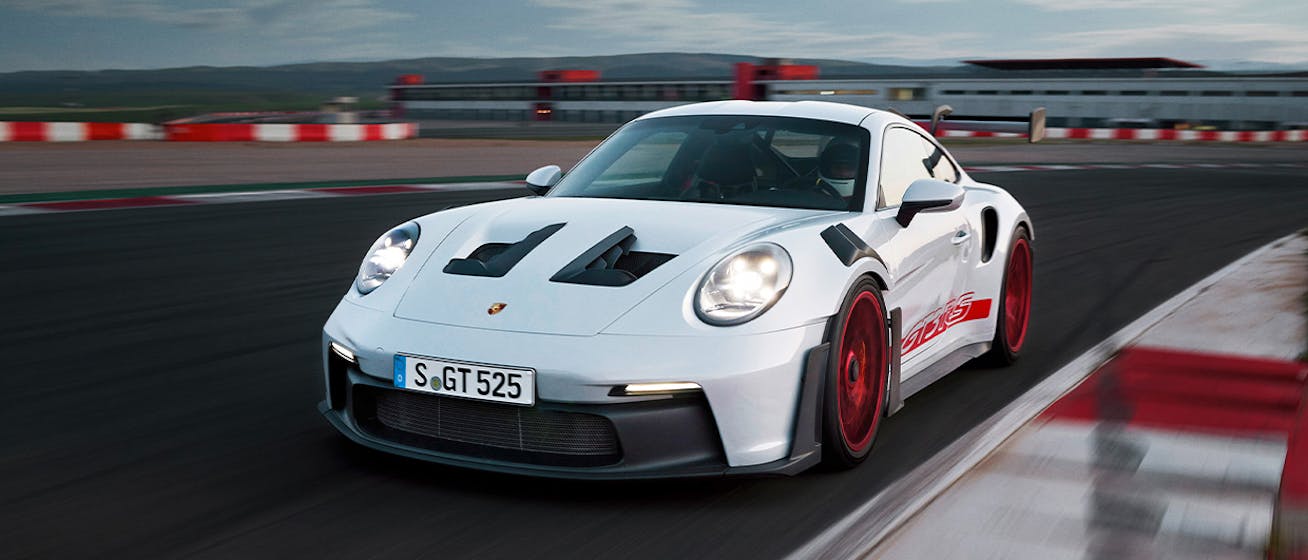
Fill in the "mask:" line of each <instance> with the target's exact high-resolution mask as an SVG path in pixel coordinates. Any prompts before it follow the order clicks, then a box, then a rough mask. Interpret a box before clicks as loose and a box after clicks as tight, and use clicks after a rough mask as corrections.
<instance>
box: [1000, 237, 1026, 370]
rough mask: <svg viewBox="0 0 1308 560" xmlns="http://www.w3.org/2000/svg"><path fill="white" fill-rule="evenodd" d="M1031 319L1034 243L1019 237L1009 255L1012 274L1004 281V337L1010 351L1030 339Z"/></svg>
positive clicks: (1018, 348)
mask: <svg viewBox="0 0 1308 560" xmlns="http://www.w3.org/2000/svg"><path fill="white" fill-rule="evenodd" d="M1030 320H1031V246H1030V244H1029V243H1027V241H1026V240H1025V239H1021V238H1018V240H1017V242H1016V243H1014V244H1013V254H1012V255H1009V257H1008V274H1007V280H1005V283H1004V340H1005V341H1006V342H1007V343H1008V351H1009V352H1011V353H1013V354H1016V353H1017V352H1018V351H1019V350H1021V349H1022V343H1023V342H1025V341H1026V327H1027V323H1029V322H1030Z"/></svg>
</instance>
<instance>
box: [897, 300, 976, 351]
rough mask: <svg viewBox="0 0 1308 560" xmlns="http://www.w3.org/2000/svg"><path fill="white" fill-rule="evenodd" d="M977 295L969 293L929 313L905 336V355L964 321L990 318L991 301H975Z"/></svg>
mask: <svg viewBox="0 0 1308 560" xmlns="http://www.w3.org/2000/svg"><path fill="white" fill-rule="evenodd" d="M975 295H976V293H975V292H967V293H965V294H963V295H961V296H958V297H956V298H953V299H950V300H949V301H948V302H947V303H945V305H944V306H943V307H940V308H938V309H935V310H933V311H932V312H930V313H927V315H926V317H923V318H922V320H921V321H918V322H917V324H915V325H913V328H912V329H910V330H909V331H908V334H907V335H905V336H904V342H903V347H902V348H903V353H904V354H908V353H909V352H912V351H914V350H917V349H918V348H919V347H921V346H922V345H923V344H926V343H927V342H928V341H930V340H931V339H933V338H935V337H937V336H940V334H941V333H943V332H945V331H947V330H949V327H952V326H954V325H957V324H959V323H962V322H964V321H972V320H976V319H985V318H986V317H989V316H990V302H991V300H988V299H981V300H975V301H974V300H973V299H972V296H975Z"/></svg>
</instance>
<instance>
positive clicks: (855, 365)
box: [837, 292, 889, 453]
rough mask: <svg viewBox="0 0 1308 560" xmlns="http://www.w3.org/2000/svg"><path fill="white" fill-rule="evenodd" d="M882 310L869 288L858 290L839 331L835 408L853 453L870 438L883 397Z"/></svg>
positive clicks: (841, 428) (885, 341)
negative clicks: (843, 324)
mask: <svg viewBox="0 0 1308 560" xmlns="http://www.w3.org/2000/svg"><path fill="white" fill-rule="evenodd" d="M885 324H886V317H885V312H884V311H882V309H881V303H880V302H879V301H877V298H876V297H875V296H873V294H872V293H871V292H863V293H860V294H858V297H857V298H855V300H854V303H853V305H851V306H850V309H849V315H848V316H847V317H846V319H845V326H844V329H843V330H842V331H841V333H840V354H839V356H840V362H839V368H840V369H839V372H838V374H839V377H838V379H837V382H838V385H837V392H838V394H837V410H838V412H839V418H840V435H841V437H843V438H844V440H845V445H846V446H847V447H848V448H849V450H850V451H852V452H854V453H859V452H862V451H863V450H864V449H865V448H866V447H867V446H868V444H870V443H871V442H872V435H873V434H875V433H876V427H877V423H878V422H879V421H880V419H881V412H882V410H881V408H882V403H884V402H885V400H886V395H885V392H886V383H885V373H886V369H887V366H888V362H887V360H888V359H889V356H887V355H886V354H887V352H886V344H887V339H888V334H887V333H886V329H885V328H884V325H885Z"/></svg>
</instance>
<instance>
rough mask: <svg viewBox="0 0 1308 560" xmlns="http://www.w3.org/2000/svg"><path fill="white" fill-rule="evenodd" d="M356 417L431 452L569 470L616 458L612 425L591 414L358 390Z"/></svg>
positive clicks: (365, 424) (433, 396)
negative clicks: (563, 466)
mask: <svg viewBox="0 0 1308 560" xmlns="http://www.w3.org/2000/svg"><path fill="white" fill-rule="evenodd" d="M355 414H356V419H357V420H359V422H360V425H362V426H364V427H365V428H369V427H371V428H373V431H379V432H382V433H380V434H378V435H381V436H383V437H387V438H389V439H396V440H399V441H401V442H402V443H406V444H409V445H416V446H419V447H424V448H428V449H433V450H436V451H445V452H450V453H459V454H470V455H476V456H482V457H488V458H495V459H502V460H507V461H516V462H529V463H538V464H552V465H571V466H584V465H606V464H612V463H615V462H617V461H618V460H619V459H620V458H621V452H620V449H619V447H618V437H617V433H616V432H615V431H614V429H613V424H612V423H611V422H609V420H608V419H607V418H605V417H603V416H597V415H594V414H583V413H577V412H565V411H558V410H542V409H540V408H535V407H530V408H529V407H521V406H514V405H506V404H496V403H487V402H480V401H473V400H467V399H459V398H452V397H440V396H436V395H424V394H421V393H415V392H411V391H397V390H390V389H379V388H370V387H358V392H357V393H356V400H355ZM374 422H375V423H374ZM370 424H371V426H370Z"/></svg>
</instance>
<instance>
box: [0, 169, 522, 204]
mask: <svg viewBox="0 0 1308 560" xmlns="http://www.w3.org/2000/svg"><path fill="white" fill-rule="evenodd" d="M522 178H523V176H522V175H476V176H467V177H416V178H415V177H409V178H402V179H373V180H367V181H311V182H300V183H248V184H237V185H193V186H184V187H143V188H136V189H113V190H97V191H68V192H53V193H27V194H7V195H0V204H23V203H28V202H63V201H69V200H105V199H111V198H133V197H138V196H170V195H179V194H208V193H224V192H257V191H279V190H299V189H326V188H332V187H366V186H375V185H406V184H408V185H412V184H445V183H488V182H503V181H520V180H522Z"/></svg>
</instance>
